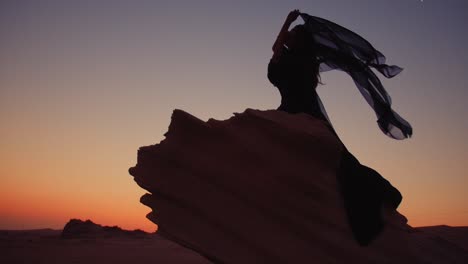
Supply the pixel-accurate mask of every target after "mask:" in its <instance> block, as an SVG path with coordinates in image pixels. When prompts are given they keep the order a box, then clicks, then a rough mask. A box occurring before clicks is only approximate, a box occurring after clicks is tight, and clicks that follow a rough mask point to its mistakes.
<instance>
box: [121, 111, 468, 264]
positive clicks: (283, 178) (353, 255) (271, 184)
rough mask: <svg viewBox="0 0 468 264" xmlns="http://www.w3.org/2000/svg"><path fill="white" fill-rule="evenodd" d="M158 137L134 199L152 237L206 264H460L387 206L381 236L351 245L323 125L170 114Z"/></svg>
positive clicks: (461, 251)
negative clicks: (143, 208) (153, 230)
mask: <svg viewBox="0 0 468 264" xmlns="http://www.w3.org/2000/svg"><path fill="white" fill-rule="evenodd" d="M165 136H166V138H165V139H164V140H163V141H161V142H160V143H159V144H156V145H152V146H147V147H141V148H140V149H139V151H138V162H137V165H136V166H135V167H132V168H130V170H129V172H130V174H131V175H132V176H134V179H135V181H136V182H137V183H138V185H140V186H141V187H142V188H144V189H146V190H148V191H149V192H150V193H148V194H145V195H144V196H142V198H141V202H142V203H143V204H145V205H147V206H149V207H151V208H152V209H153V211H152V212H151V213H150V214H148V216H147V217H148V218H149V219H150V220H151V221H153V222H154V223H156V224H158V233H160V234H161V235H163V236H165V237H167V238H169V239H171V240H173V241H175V242H177V243H179V244H181V245H183V246H185V247H188V248H191V249H193V250H195V251H196V252H198V253H200V254H202V255H204V256H205V257H207V258H208V259H210V260H211V261H213V262H219V263H468V254H467V251H466V247H464V246H462V245H459V244H457V243H460V242H462V243H463V239H460V238H456V239H446V238H445V237H443V236H440V235H439V234H438V233H437V232H435V233H434V232H432V233H430V232H425V231H424V230H419V229H414V228H412V227H410V226H408V225H407V224H406V218H405V217H404V216H402V215H401V214H399V213H398V212H397V211H395V210H390V209H385V210H383V211H382V214H383V215H384V218H385V222H386V227H385V229H384V231H383V232H382V233H381V235H380V236H379V237H378V238H377V239H376V240H375V241H374V242H372V243H371V244H370V245H369V246H367V247H361V246H359V245H358V244H357V243H356V241H355V240H354V239H353V237H352V233H351V230H350V228H349V225H348V222H347V220H346V215H345V211H344V208H343V201H342V199H341V196H340V193H339V191H338V187H337V182H336V170H337V167H338V165H339V162H340V160H339V157H340V155H339V153H340V151H342V145H341V144H340V142H339V141H338V139H337V138H336V137H335V136H334V135H333V134H332V133H331V132H330V130H329V129H327V127H326V126H325V124H324V123H323V121H320V120H317V119H315V118H312V117H310V116H308V115H306V114H296V115H291V114H287V113H284V112H280V111H275V110H270V111H259V110H252V109H247V110H246V111H245V112H244V113H241V114H235V115H234V116H233V117H232V118H230V119H228V120H224V121H218V120H214V119H210V120H208V121H207V122H204V121H202V120H199V119H198V118H196V117H194V116H192V115H190V114H188V113H186V112H183V111H181V110H175V111H174V113H173V115H172V121H171V124H170V126H169V130H168V132H167V133H166V134H165ZM446 233H447V232H446ZM447 234H448V233H447ZM465 241H466V240H465Z"/></svg>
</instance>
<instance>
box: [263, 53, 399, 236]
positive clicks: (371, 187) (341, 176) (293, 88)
mask: <svg viewBox="0 0 468 264" xmlns="http://www.w3.org/2000/svg"><path fill="white" fill-rule="evenodd" d="M317 65H318V64H317ZM314 67H318V66H314V63H311V58H307V56H304V54H301V53H299V52H295V51H291V50H288V49H287V48H286V47H284V48H283V49H282V51H281V55H280V56H279V58H278V59H276V60H271V61H270V63H269V64H268V79H269V80H270V82H271V83H272V84H273V85H274V86H276V87H277V88H278V90H279V92H280V94H281V105H280V106H279V107H278V110H281V111H285V112H288V113H291V114H295V113H301V112H302V113H307V114H309V115H312V116H314V117H316V118H318V119H321V120H324V121H326V123H327V124H329V121H328V119H327V118H326V114H325V113H324V112H323V111H322V110H321V105H320V99H319V97H318V94H317V92H316V88H317V84H318V80H317V76H316V75H314V72H317V70H318V69H314ZM329 128H330V130H331V131H332V132H333V133H334V134H335V135H336V136H337V138H338V135H337V134H336V132H335V131H334V130H333V128H332V126H331V124H329ZM338 139H339V138H338ZM337 181H338V185H339V187H340V193H341V195H342V197H343V204H344V207H345V210H346V213H347V216H348V222H349V224H350V227H351V230H352V232H353V235H354V237H355V239H356V240H357V242H358V243H359V244H361V245H368V244H369V243H370V242H372V240H373V239H374V238H376V237H377V235H378V234H379V233H380V232H381V231H382V229H383V227H384V222H383V219H382V215H381V210H382V207H383V206H386V207H390V208H391V209H396V208H397V207H398V205H399V204H400V202H401V200H402V196H401V194H400V192H399V191H398V190H397V189H396V188H395V187H393V186H392V185H391V184H390V183H389V182H388V181H387V180H385V179H384V178H383V177H382V176H381V175H380V174H379V173H378V172H376V171H375V170H373V169H371V168H369V167H366V166H364V165H362V164H360V163H359V161H358V160H357V159H356V158H355V157H354V156H353V155H352V154H351V153H350V152H349V151H348V150H347V149H346V147H345V146H344V145H343V153H342V155H341V162H340V167H339V170H338V172H337Z"/></svg>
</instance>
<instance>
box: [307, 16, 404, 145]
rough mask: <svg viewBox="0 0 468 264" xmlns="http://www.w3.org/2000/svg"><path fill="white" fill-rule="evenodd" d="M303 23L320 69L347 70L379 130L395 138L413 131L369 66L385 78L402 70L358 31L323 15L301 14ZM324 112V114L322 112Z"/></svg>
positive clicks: (321, 70) (401, 137) (402, 136)
mask: <svg viewBox="0 0 468 264" xmlns="http://www.w3.org/2000/svg"><path fill="white" fill-rule="evenodd" d="M301 17H302V19H303V20H304V26H305V27H306V29H307V31H308V33H309V34H312V37H313V38H314V40H315V42H316V45H317V46H316V47H315V48H316V49H317V53H318V59H319V62H320V72H324V71H329V70H333V69H338V70H342V71H345V72H347V73H348V74H349V75H350V76H351V77H352V78H353V80H354V83H355V84H356V86H357V87H358V89H359V91H360V92H361V94H362V95H363V96H364V98H365V99H366V101H367V102H368V103H369V105H370V106H371V107H372V108H373V109H374V111H375V114H376V115H377V118H378V119H377V123H378V125H379V127H380V129H381V130H382V131H383V132H384V133H385V134H386V135H388V136H389V137H392V138H394V139H405V138H408V137H410V136H411V135H412V134H413V129H412V128H411V125H410V124H409V123H408V122H407V121H406V120H405V119H403V118H402V117H401V116H400V115H398V114H397V113H396V112H395V111H393V109H392V108H391V104H392V99H391V98H390V96H389V95H388V93H387V92H386V91H385V89H384V87H383V85H382V83H381V82H380V80H379V78H378V77H377V75H375V73H374V72H373V71H372V70H371V67H372V68H374V69H376V70H377V71H379V72H380V73H381V74H383V75H384V76H385V77H387V78H392V77H394V76H396V75H397V74H399V73H400V72H401V71H402V70H403V69H402V68H400V67H398V66H395V65H387V64H385V56H384V55H383V54H382V53H381V52H379V51H378V50H376V49H375V48H374V47H373V46H372V45H371V44H370V43H369V42H368V41H367V40H365V39H364V38H363V37H361V36H359V35H358V34H356V33H354V32H352V31H351V30H349V29H346V28H344V27H342V26H340V25H337V24H335V23H333V22H331V21H328V20H326V19H323V18H319V17H315V16H310V15H308V14H305V13H301ZM325 115H326V113H325Z"/></svg>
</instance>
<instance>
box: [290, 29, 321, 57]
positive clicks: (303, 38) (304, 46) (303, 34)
mask: <svg viewBox="0 0 468 264" xmlns="http://www.w3.org/2000/svg"><path fill="white" fill-rule="evenodd" d="M286 46H287V47H288V48H289V49H292V50H299V51H304V52H308V53H309V52H314V51H315V48H314V46H315V40H314V38H313V37H312V36H311V35H310V34H309V33H308V32H307V29H306V28H305V26H304V25H297V26H295V27H294V28H293V29H291V31H289V34H288V38H287V40H286Z"/></svg>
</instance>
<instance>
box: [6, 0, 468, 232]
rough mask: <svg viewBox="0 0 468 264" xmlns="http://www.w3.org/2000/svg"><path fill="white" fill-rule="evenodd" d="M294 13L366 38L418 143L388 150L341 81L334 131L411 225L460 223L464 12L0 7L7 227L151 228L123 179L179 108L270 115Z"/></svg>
mask: <svg viewBox="0 0 468 264" xmlns="http://www.w3.org/2000/svg"><path fill="white" fill-rule="evenodd" d="M295 8H298V9H300V10H301V11H303V12H306V13H309V14H311V15H316V16H320V17H324V18H327V19H329V20H332V21H334V22H336V23H338V24H341V25H343V26H345V27H347V28H349V29H351V30H353V31H355V32H357V33H358V34H360V35H362V36H364V37H365V38H366V39H368V40H369V41H370V42H371V43H372V44H373V45H374V46H375V47H376V48H377V49H379V50H380V51H382V52H383V53H384V54H385V55H386V56H387V58H388V63H390V64H397V65H399V66H401V67H403V68H405V70H404V71H403V72H402V73H401V74H400V75H399V76H397V77H395V78H394V79H390V80H383V79H382V82H383V83H384V85H385V87H386V89H387V91H388V92H389V93H390V95H391V96H392V98H393V106H394V109H396V111H397V112H399V113H400V114H401V115H402V116H403V117H405V118H406V119H407V120H408V121H410V123H411V124H412V125H413V129H414V136H413V138H411V139H409V140H405V141H395V140H392V139H390V138H388V137H386V136H385V135H383V134H382V133H381V132H380V130H379V129H378V127H377V124H376V118H375V116H374V113H373V111H372V109H371V108H370V107H369V106H368V105H367V104H366V102H365V101H364V99H363V98H362V97H361V95H360V94H359V92H358V90H357V89H356V87H355V86H354V83H353V82H352V80H351V79H350V78H349V77H348V76H347V75H346V74H344V73H342V72H329V73H324V74H322V81H323V82H324V83H325V85H324V86H319V88H318V91H319V94H320V96H321V97H322V101H323V102H324V104H325V107H326V108H327V111H328V113H329V115H330V118H331V120H332V122H333V125H334V126H335V128H336V130H337V132H338V134H339V135H340V137H341V138H342V140H343V141H344V143H345V144H346V145H347V146H348V148H349V150H350V151H351V152H352V153H354V154H355V156H356V157H357V158H358V159H359V160H360V161H361V163H363V164H366V165H368V166H370V167H372V168H374V169H376V170H377V171H379V172H380V173H381V174H382V175H383V176H384V177H385V178H387V179H388V180H389V181H390V182H392V184H393V185H394V186H396V187H397V188H398V189H399V190H400V191H401V192H402V194H403V196H404V198H403V203H402V205H401V206H400V212H402V213H403V214H405V215H406V216H407V217H408V218H409V222H410V224H411V225H414V226H423V225H436V224H448V225H465V226H466V225H468V203H467V201H468V198H467V196H466V188H467V186H468V184H467V183H468V180H467V179H468V178H467V172H466V166H467V165H466V164H467V162H468V160H467V157H468V143H467V140H466V135H467V132H468V121H467V118H466V116H467V115H468V108H467V107H466V105H465V101H466V99H467V98H468V89H467V83H468V74H467V73H466V72H465V71H466V70H467V69H468V53H467V52H466V50H465V47H466V43H467V42H468V32H467V29H466V25H468V18H467V16H466V13H468V1H466V0H426V1H424V2H422V1H420V0H392V1H388V0H355V1H348V0H340V1H338V0H317V1H314V0H307V1H298V0H296V1H294V0H291V1H271V0H268V1H267V0H265V1H252V0H249V1H247V0H237V1H224V0H212V1H208V0H202V1H189V0H186V1H178V0H167V1H157V0H155V1H149V0H147V1H139V0H132V1H130V0H129V1H103V0H93V1H71V0H70V1H66V0H60V1H59V0H57V1H47V0H43V1H34V0H31V1H21V0H12V1H6V0H3V1H1V3H0V160H1V164H0V229H23V228H25V229H31V228H42V227H52V228H62V227H63V225H64V224H65V223H66V221H68V219H70V218H90V219H92V220H94V221H95V222H98V223H101V224H107V225H119V226H122V227H124V228H141V229H144V230H148V231H151V230H154V229H155V225H154V224H152V223H151V222H149V221H148V220H146V218H145V215H146V213H148V212H149V208H147V207H145V206H143V205H141V204H140V203H139V198H140V196H141V195H142V194H144V193H145V191H144V190H143V189H141V188H139V187H138V186H137V185H136V184H135V183H134V181H133V179H132V178H131V177H130V176H129V174H128V171H127V170H128V168H129V167H131V166H134V165H135V164H136V157H137V156H136V154H137V149H138V148H139V147H140V146H144V145H151V144H155V143H158V142H159V141H160V140H162V139H163V134H164V133H165V132H166V131H167V127H168V125H169V121H170V115H171V112H172V110H173V109H174V108H179V109H183V110H185V111H188V112H190V113H192V114H193V115H195V116H197V117H199V118H201V119H203V120H207V119H208V118H210V117H213V118H216V119H225V118H228V117H230V116H231V115H232V113H233V112H242V111H243V110H244V109H245V108H255V109H273V108H276V107H277V106H278V105H279V101H280V96H279V93H278V91H277V90H276V88H274V87H273V86H272V85H271V84H270V83H269V81H268V79H267V77H266V69H267V63H268V60H269V59H270V57H271V55H272V52H271V46H272V44H273V42H274V40H275V38H276V36H277V34H278V31H279V29H280V27H281V25H282V23H283V21H284V18H285V17H286V15H287V14H288V12H289V11H290V10H292V9H295Z"/></svg>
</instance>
